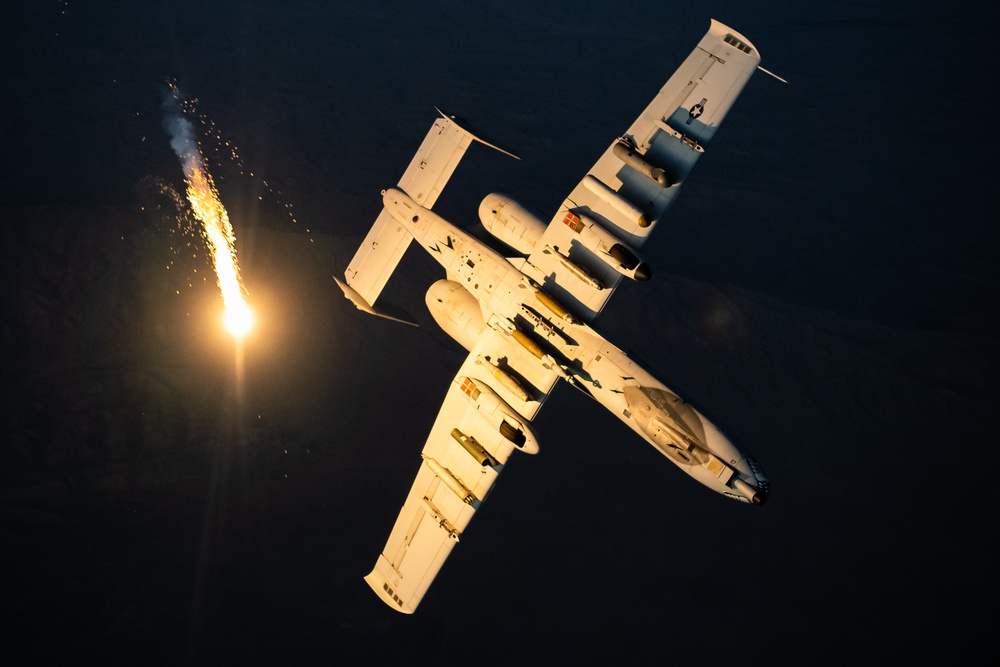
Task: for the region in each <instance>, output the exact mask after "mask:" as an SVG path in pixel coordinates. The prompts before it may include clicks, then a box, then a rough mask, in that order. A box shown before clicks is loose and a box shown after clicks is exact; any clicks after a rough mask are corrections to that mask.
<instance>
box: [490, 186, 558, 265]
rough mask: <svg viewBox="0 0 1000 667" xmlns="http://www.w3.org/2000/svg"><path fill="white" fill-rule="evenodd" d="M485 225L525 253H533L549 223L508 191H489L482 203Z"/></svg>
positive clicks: (511, 245) (493, 233)
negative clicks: (512, 196) (543, 220)
mask: <svg viewBox="0 0 1000 667" xmlns="http://www.w3.org/2000/svg"><path fill="white" fill-rule="evenodd" d="M479 219H480V220H482V221H483V227H485V228H486V231H488V232H489V233H490V234H492V235H493V236H495V237H497V238H498V239H500V240H501V241H503V242H504V243H506V244H507V245H509V246H510V247H511V248H514V249H515V250H517V251H518V252H519V253H521V254H522V255H530V254H531V253H532V251H533V250H534V249H535V246H536V245H538V242H539V241H540V240H541V238H542V233H543V232H545V223H544V222H542V221H541V220H539V219H538V217H537V216H536V215H535V214H534V213H532V212H531V211H529V210H528V209H526V208H524V207H523V206H521V205H520V204H519V203H517V202H516V201H514V200H513V199H511V198H510V197H508V196H506V195H502V194H500V193H498V192H494V193H493V194H489V195H486V198H485V199H483V203H482V204H480V205H479Z"/></svg>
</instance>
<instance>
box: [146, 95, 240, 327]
mask: <svg viewBox="0 0 1000 667" xmlns="http://www.w3.org/2000/svg"><path fill="white" fill-rule="evenodd" d="M181 105H182V102H181V97H180V91H179V90H178V89H177V87H176V86H171V87H170V96H169V97H168V99H167V100H166V101H165V106H167V111H168V116H167V120H166V122H165V127H166V130H167V132H168V133H169V134H170V136H171V140H170V146H171V147H172V148H173V149H174V152H175V153H177V157H179V158H180V159H181V166H182V167H183V168H184V183H185V184H186V186H187V198H188V201H189V202H190V203H191V209H192V210H193V211H194V216H195V218H197V219H198V220H199V221H200V222H201V224H202V229H201V232H202V236H204V238H205V241H206V244H207V246H208V252H209V255H210V256H211V257H212V263H213V264H214V266H215V275H216V280H217V282H218V285H219V290H220V291H221V292H222V301H223V303H224V304H225V307H226V314H225V318H224V320H225V324H226V328H227V329H229V332H230V333H232V334H233V335H234V336H236V337H237V338H242V337H243V336H245V335H246V333H247V332H248V331H250V327H251V325H252V324H253V313H252V312H251V311H250V307H249V306H248V305H247V301H246V288H245V287H244V286H243V279H242V278H241V277H240V266H239V264H238V263H237V261H236V235H235V234H234V233H233V226H232V224H231V223H230V222H229V214H228V213H227V212H226V209H225V207H224V206H223V205H222V201H221V200H220V199H219V191H218V190H217V189H216V187H215V182H214V181H212V175H211V174H209V173H208V167H207V166H206V164H205V158H204V156H202V154H201V150H200V149H199V147H198V142H197V140H196V139H195V135H194V126H193V125H192V124H191V122H190V121H189V120H187V119H186V118H184V117H183V116H182V115H180V114H181V111H182V109H181Z"/></svg>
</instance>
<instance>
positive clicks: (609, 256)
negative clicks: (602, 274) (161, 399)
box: [563, 211, 653, 280]
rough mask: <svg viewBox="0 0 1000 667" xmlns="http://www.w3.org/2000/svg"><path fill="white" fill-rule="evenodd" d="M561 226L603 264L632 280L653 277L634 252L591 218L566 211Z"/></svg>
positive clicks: (647, 265) (646, 265)
mask: <svg viewBox="0 0 1000 667" xmlns="http://www.w3.org/2000/svg"><path fill="white" fill-rule="evenodd" d="M563 224H565V225H566V226H567V227H569V228H570V229H572V230H573V231H574V232H576V233H577V239H578V240H579V242H580V245H582V246H583V247H584V248H586V249H587V250H589V251H591V252H592V253H594V254H595V255H597V256H598V257H600V258H601V260H602V261H604V263H605V264H607V265H608V266H610V267H611V268H612V269H614V270H615V271H617V272H618V273H620V274H622V275H623V276H625V277H626V278H631V279H632V280H649V277H650V276H652V275H653V272H652V270H651V269H650V268H649V264H646V263H645V262H643V261H642V259H641V258H640V257H639V256H638V255H637V254H636V253H635V251H634V250H632V249H631V248H629V247H628V246H627V245H625V244H624V243H622V242H621V241H619V240H618V238H617V237H616V236H615V235H614V234H612V233H611V232H609V231H608V230H606V229H604V227H602V226H601V225H600V224H599V223H598V222H597V221H596V220H594V219H593V218H591V217H589V216H586V215H583V214H581V213H574V212H573V211H566V216H565V217H564V218H563Z"/></svg>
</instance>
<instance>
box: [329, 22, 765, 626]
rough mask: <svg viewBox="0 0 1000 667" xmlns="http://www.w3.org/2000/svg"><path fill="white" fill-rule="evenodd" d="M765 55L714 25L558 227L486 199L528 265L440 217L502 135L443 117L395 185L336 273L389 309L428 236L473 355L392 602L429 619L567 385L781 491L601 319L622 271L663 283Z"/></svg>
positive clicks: (391, 551)
mask: <svg viewBox="0 0 1000 667" xmlns="http://www.w3.org/2000/svg"><path fill="white" fill-rule="evenodd" d="M759 62H760V56H759V55H758V53H757V50H756V49H755V48H754V47H753V45H752V44H751V43H750V42H749V40H747V39H746V38H745V37H743V36H742V35H741V34H739V33H738V32H736V31H734V30H732V29H730V28H728V27H726V26H725V25H722V24H721V23H719V22H717V21H714V20H713V21H712V23H711V27H710V29H709V31H708V33H706V34H705V36H704V37H703V38H702V39H701V41H700V42H699V43H698V46H697V47H696V48H695V49H694V51H692V52H691V54H690V55H689V56H688V57H687V59H686V60H685V61H684V63H683V64H682V65H681V67H680V68H679V69H678V70H677V71H676V72H675V73H674V74H673V76H671V77H670V79H669V80H668V81H667V83H666V84H665V85H664V86H663V88H662V90H660V92H659V94H658V95H657V96H656V97H655V98H654V99H653V101H652V102H651V103H650V104H649V106H648V107H647V108H646V110H645V111H643V112H642V114H641V115H640V116H639V118H638V119H637V120H636V121H635V122H634V123H633V124H632V126H631V127H630V128H628V131H627V132H625V133H624V134H622V135H620V136H619V137H618V138H616V139H615V140H614V141H612V142H611V145H610V146H609V147H608V149H607V150H606V151H604V154H603V155H601V157H600V159H598V161H597V163H596V164H595V165H594V166H593V167H592V168H591V169H590V171H588V172H587V174H586V175H585V176H584V177H583V180H581V181H580V183H579V184H578V185H577V186H576V187H575V188H574V189H573V191H572V192H570V194H569V196H568V197H566V199H565V201H564V202H563V204H562V206H561V207H560V208H559V210H558V211H557V212H556V214H555V215H554V216H553V217H552V219H551V220H550V221H549V223H548V224H545V223H544V222H542V221H541V220H539V219H538V218H537V217H536V216H535V215H533V214H532V213H530V212H529V211H528V210H527V209H526V208H524V207H523V206H521V205H520V204H518V203H517V202H516V201H514V200H512V199H510V198H508V197H506V196H504V195H500V194H491V195H488V196H487V197H486V198H485V199H484V200H483V202H482V204H481V206H480V207H479V216H480V219H481V220H482V223H483V225H484V226H485V228H486V229H487V230H489V232H490V233H491V234H492V235H493V236H495V237H496V238H498V239H499V240H501V241H502V242H503V243H505V244H506V245H508V246H510V247H511V248H513V249H514V250H516V251H517V252H518V253H519V254H518V256H512V257H508V256H505V255H503V254H501V253H499V252H497V251H496V250H493V249H492V248H490V247H489V246H487V245H486V244H485V243H483V242H481V241H479V240H477V239H475V238H473V237H472V236H470V235H469V234H467V233H466V232H464V231H463V230H461V229H459V228H458V227H456V226H455V225H453V224H451V223H449V222H448V221H447V220H444V219H443V218H441V217H440V216H439V215H437V214H436V213H434V212H433V211H432V210H431V207H432V206H433V205H434V202H435V201H436V200H437V198H438V195H440V194H441V190H442V189H443V188H444V186H445V183H446V182H447V181H448V179H449V177H450V176H451V174H452V173H453V172H454V170H455V167H456V166H457V165H458V162H459V161H460V160H461V158H462V156H463V155H464V153H465V151H466V149H467V148H468V147H469V145H470V144H471V143H472V142H473V141H474V140H475V141H480V142H482V143H487V142H485V141H483V140H482V139H480V138H478V137H476V136H474V135H473V134H472V132H471V131H470V130H469V129H468V128H467V127H464V126H463V124H462V123H461V122H460V121H459V120H458V119H456V118H455V117H452V116H448V115H447V114H444V113H442V114H441V116H442V117H441V118H438V119H437V120H436V121H435V122H434V125H433V126H432V127H431V129H430V131H429V132H428V133H427V136H426V138H425V139H424V141H423V143H422V144H421V145H420V148H419V150H418V151H417V154H416V155H415V156H414V158H413V160H412V161H411V162H410V165H409V166H408V167H407V169H406V171H405V172H404V174H403V177H402V178H401V179H400V180H399V183H398V185H397V186H396V187H395V188H390V189H388V190H385V191H384V192H383V202H384V209H383V210H382V212H381V213H380V215H379V216H378V218H377V219H376V220H375V224H374V225H373V226H372V228H371V230H370V231H369V232H368V235H367V237H366V238H365V240H364V242H363V243H362V244H361V247H360V248H359V249H358V251H357V253H356V254H355V256H354V259H353V260H352V261H351V263H350V266H348V268H347V270H346V271H345V280H344V281H340V280H337V279H336V278H334V280H336V281H337V284H338V285H339V286H340V287H341V289H343V291H344V294H345V295H346V296H347V298H349V299H350V300H351V301H353V302H354V304H355V305H356V306H357V307H358V308H359V309H361V310H363V311H365V312H368V313H371V314H374V315H382V313H380V312H379V311H377V310H376V309H375V308H374V305H373V304H374V303H375V300H376V299H377V298H378V296H379V293H380V292H381V291H382V288H383V287H384V286H385V284H386V282H387V280H388V279H389V276H390V275H391V274H392V272H393V270H394V269H395V268H396V266H397V264H398V263H399V260H400V258H401V257H402V255H403V253H404V251H405V250H406V248H407V247H408V246H409V244H410V242H411V241H416V242H417V243H418V244H420V245H421V246H422V247H423V248H424V249H425V250H427V252H429V253H430V254H431V256H432V257H434V258H435V259H436V260H437V261H438V262H439V263H440V264H441V265H442V266H443V267H444V269H445V272H446V275H447V278H446V279H443V280H439V281H437V282H436V283H434V284H433V285H431V287H430V289H429V290H428V291H427V299H426V300H427V306H428V308H429V309H430V311H431V314H432V315H433V316H434V319H435V320H436V321H437V323H438V324H439V325H440V326H441V328H442V329H444V330H445V331H446V332H447V333H448V334H449V335H450V336H451V337H452V338H454V339H455V340H456V341H458V342H459V343H461V344H462V346H463V347H465V348H466V349H467V350H468V351H469V355H468V356H467V357H466V359H465V361H464V362H463V363H462V366H461V367H460V368H459V369H458V373H457V374H456V375H455V379H454V380H453V381H452V383H451V385H450V386H449V387H448V390H447V393H446V394H445V397H444V404H443V405H442V406H441V411H440V412H439V413H438V416H437V419H436V420H435V422H434V426H433V427H432V428H431V432H430V434H429V435H428V437H427V442H426V444H425V445H424V448H423V452H422V454H421V457H422V461H421V463H420V468H419V470H418V471H417V476H416V480H415V481H414V482H413V486H412V487H411V488H410V492H409V494H408V495H407V497H406V501H405V502H404V503H403V507H402V509H401V510H400V513H399V517H398V518H397V519H396V524H395V525H394V526H393V528H392V532H391V533H390V534H389V540H388V541H387V542H386V544H385V547H384V548H383V550H382V553H381V555H380V556H379V557H378V560H377V562H376V564H375V569H374V570H372V572H371V573H370V574H369V575H368V576H366V577H365V580H366V581H367V582H368V584H369V585H370V586H371V587H372V589H374V591H375V592H376V593H377V594H378V596H379V597H380V598H381V599H382V600H383V601H384V602H385V603H386V604H388V605H389V606H390V607H392V608H393V609H395V610H397V611H401V612H404V613H412V612H413V611H414V610H416V608H417V605H418V604H420V601H421V599H423V597H424V595H425V594H426V592H427V589H428V587H429V586H430V585H431V582H432V581H433V580H434V577H435V576H436V575H437V573H438V571H439V570H440V569H441V566H442V565H443V564H444V561H445V559H446V558H447V557H448V554H449V553H450V552H451V550H452V548H453V547H454V546H455V544H456V542H458V540H459V537H460V536H461V535H462V532H463V531H464V530H465V528H466V526H467V525H468V524H469V521H471V520H472V517H473V515H474V514H475V513H476V510H477V509H478V508H479V507H480V505H481V503H482V502H483V499H484V498H485V497H486V495H487V493H488V492H489V490H490V488H491V487H492V486H493V484H494V482H495V481H496V479H497V476H498V475H499V474H500V472H501V471H502V470H503V468H504V465H505V464H506V462H507V458H508V457H509V456H510V455H511V452H513V451H515V450H519V451H523V452H527V453H529V454H534V453H536V452H538V450H539V438H538V434H537V432H536V430H535V428H534V427H533V426H532V421H533V420H534V418H535V416H536V415H537V414H538V411H539V409H540V408H541V407H542V404H543V403H544V402H545V399H546V398H547V397H548V396H549V393H550V392H551V391H552V390H553V389H554V388H555V386H556V384H557V383H558V382H559V380H564V381H566V382H568V383H570V384H572V385H574V386H575V387H576V388H578V389H580V390H582V391H583V392H585V393H586V394H588V395H590V396H591V397H592V398H593V399H594V400H595V401H597V402H598V403H600V404H601V405H603V406H604V407H605V408H607V410H608V412H610V413H611V414H613V415H614V416H616V417H617V418H618V419H620V420H622V421H623V422H624V423H625V424H627V425H628V426H629V428H631V429H632V430H633V431H635V432H636V433H637V434H638V435H639V437H641V438H642V439H644V440H645V441H646V442H648V443H649V444H651V445H652V446H653V447H655V448H657V449H658V450H659V451H661V452H662V453H663V454H664V455H665V456H666V457H667V458H669V459H670V460H671V461H672V462H674V463H675V464H676V465H677V466H678V467H679V468H680V469H681V470H683V471H684V472H686V473H687V474H688V475H690V476H691V477H693V478H695V479H696V480H698V481H699V482H701V483H702V484H704V485H705V486H707V487H709V488H710V489H713V490H715V491H718V492H719V493H722V494H725V495H727V496H729V497H730V498H735V499H736V500H739V501H743V502H747V503H751V504H755V505H760V504H762V503H764V501H765V500H766V499H767V495H768V481H767V479H766V477H765V476H764V474H763V472H762V470H761V468H760V466H759V465H758V464H757V463H756V462H755V461H754V460H753V459H751V458H748V457H747V456H746V455H744V454H743V453H742V452H740V451H739V450H738V449H737V448H736V447H735V446H734V445H733V444H732V443H731V442H730V441H729V440H728V439H727V438H726V436H724V435H723V434H722V433H721V432H720V431H719V430H718V429H717V428H716V427H715V426H714V425H712V423H711V422H710V421H709V420H708V419H706V418H705V417H704V416H702V415H701V414H699V412H698V411H697V410H695V409H694V408H692V407H691V406H690V405H688V404H687V403H686V402H685V401H684V400H683V399H682V398H680V397H679V396H678V395H677V394H676V393H675V392H674V391H672V390H671V389H670V388H669V387H667V386H666V385H665V384H664V383H663V382H661V381H660V380H658V379H657V378H656V377H654V376H653V375H652V374H651V373H650V372H649V371H648V370H646V369H645V368H643V367H642V366H640V365H639V364H637V363H636V362H635V361H633V360H632V359H630V358H629V357H628V355H626V354H625V353H624V352H622V350H620V349H619V348H618V347H616V346H615V345H614V344H613V343H611V342H610V341H608V340H607V339H606V338H604V336H602V335H601V334H600V333H599V332H598V331H596V330H595V329H593V328H592V327H591V326H590V324H591V322H593V320H594V319H595V318H596V317H597V315H598V313H600V312H601V309H602V308H603V307H604V304H605V303H606V302H607V300H608V298H609V297H610V296H611V294H612V292H614V290H615V287H616V286H617V285H618V284H619V283H620V282H621V281H622V280H623V279H629V280H637V281H642V280H647V279H648V278H649V277H650V274H651V271H650V268H649V266H648V265H647V264H646V263H645V262H644V261H643V260H642V258H641V257H640V256H639V249H640V248H642V246H643V244H644V243H645V242H646V241H647V240H648V239H649V237H650V235H651V234H652V233H653V231H654V230H655V229H656V227H657V225H658V223H659V222H660V220H661V219H662V217H663V214H664V212H665V211H666V210H667V208H668V207H669V206H670V204H671V203H672V202H673V200H674V198H675V197H676V196H677V193H678V192H679V191H680V188H681V185H682V184H683V183H684V181H685V179H686V178H687V176H688V174H689V173H690V171H691V169H692V167H693V166H694V164H695V162H697V160H698V158H699V157H700V156H701V155H702V153H704V151H705V146H706V145H707V144H708V142H709V141H710V140H711V139H712V136H713V135H714V134H715V131H716V130H717V129H718V127H719V124H720V123H721V122H722V119H723V118H724V117H725V115H726V112H727V111H728V110H729V108H730V107H731V106H732V104H733V102H734V101H735V100H736V98H737V96H738V95H739V94H740V91H741V90H742V89H743V86H744V85H745V84H746V82H747V80H748V79H749V78H750V76H751V75H752V74H753V73H754V71H755V70H756V69H757V68H758V64H759ZM487 145H490V146H491V147H493V148H497V147H496V146H493V145H492V144H487ZM499 150H502V149H499ZM503 152H506V151H503Z"/></svg>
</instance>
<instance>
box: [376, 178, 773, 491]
mask: <svg viewBox="0 0 1000 667" xmlns="http://www.w3.org/2000/svg"><path fill="white" fill-rule="evenodd" d="M383 200H384V204H385V208H386V210H387V211H388V212H389V213H390V214H391V215H392V216H393V217H394V219H396V220H397V221H398V222H399V223H401V224H402V225H404V226H405V227H406V229H407V230H408V231H409V233H410V234H411V235H412V236H413V239H414V240H415V241H416V242H417V243H419V244H420V245H421V246H423V247H424V249H425V250H427V252H428V253H430V255H431V256H432V257H434V259H435V260H437V262H438V263H439V264H441V265H442V266H443V267H444V269H445V271H446V272H447V275H448V279H449V280H451V281H453V282H455V283H458V284H460V285H462V286H463V287H464V288H465V289H466V290H467V291H468V292H469V293H470V294H471V295H472V296H473V297H475V299H476V301H477V302H478V304H479V307H480V310H481V315H482V319H483V323H484V325H485V326H489V327H492V328H493V329H495V330H497V331H499V332H501V333H503V334H505V335H508V336H511V337H512V338H514V339H515V340H517V341H518V342H519V343H520V344H521V345H522V346H524V347H525V348H527V349H528V350H530V351H532V353H533V354H534V355H535V356H536V357H537V358H538V360H539V363H542V364H545V365H546V368H551V369H552V370H554V371H555V372H556V373H558V374H559V375H560V376H561V377H563V379H565V380H566V381H567V382H569V383H570V384H573V385H574V386H576V387H577V388H578V389H581V390H582V391H583V392H584V393H587V394H589V395H590V396H591V397H593V398H594V400H596V401H597V402H598V403H600V404H601V405H603V406H604V407H605V408H607V409H608V411H609V412H611V413H612V414H614V415H615V416H616V417H618V419H620V420H621V421H622V422H624V423H625V424H627V425H628V426H629V428H631V429H632V430H633V431H635V432H636V433H637V434H639V436H641V437H642V438H643V439H644V440H646V442H648V443H650V444H651V445H653V446H654V447H655V448H656V449H658V450H659V451H660V452H661V453H663V454H664V455H665V456H667V458H669V459H670V460H671V461H673V462H674V463H675V464H676V465H677V466H678V467H680V468H681V469H682V470H684V471H685V472H686V473H688V474H689V475H691V476H692V477H694V478H695V479H696V480H698V481H699V482H701V483H702V484H704V485H705V486H707V487H709V488H711V489H712V490H714V491H717V492H719V493H723V494H725V495H728V496H730V497H733V498H736V499H738V500H742V501H744V502H751V503H754V504H761V503H763V502H764V501H765V500H766V498H767V489H768V487H767V480H766V478H765V477H764V476H763V473H762V472H761V471H760V467H759V466H758V465H757V464H756V462H754V461H753V460H751V459H748V458H747V457H746V456H744V455H743V454H742V453H741V452H740V451H739V450H738V449H737V448H736V447H735V446H734V445H733V444H732V443H731V442H730V441H729V440H728V439H727V438H726V437H725V436H724V435H723V434H722V433H721V432H720V431H719V430H718V429H717V428H716V427H715V426H714V425H713V424H712V423H711V422H710V421H709V420H708V419H706V418H705V417H704V416H703V415H701V414H700V413H699V412H698V411H697V410H695V409H694V408H693V407H691V406H690V405H688V404H687V403H686V402H685V401H684V400H682V399H681V398H680V397H679V396H677V394H676V393H675V392H673V391H672V390H670V389H669V388H668V387H667V386H666V385H665V384H663V383H662V382H660V381H659V380H658V379H656V378H655V377H654V376H653V375H652V374H651V373H650V372H649V371H647V370H646V369H644V368H643V367H642V366H640V365H639V364H637V363H636V362H635V361H633V360H632V359H631V358H629V356H628V355H627V354H625V353H624V352H623V351H621V350H620V349H619V348H617V347H616V346H614V345H612V344H611V343H610V342H609V341H608V340H607V339H605V338H604V336H602V335H601V334H599V333H598V332H597V331H595V330H594V329H593V328H592V327H590V326H589V325H587V324H584V323H581V322H579V321H578V320H576V319H575V318H573V317H572V315H571V314H569V313H567V312H566V311H565V309H564V308H563V307H562V306H560V305H559V304H558V303H555V302H554V300H553V299H552V298H551V297H549V296H547V295H546V294H545V293H544V291H543V290H542V288H541V286H539V285H538V284H537V283H536V282H535V281H534V280H532V279H531V278H530V277H528V276H527V275H525V274H524V273H522V271H520V270H519V269H518V268H517V266H515V265H514V264H513V263H512V261H511V260H508V259H507V258H506V257H504V256H503V255H501V254H500V253H498V252H496V251H495V250H493V249H492V248H490V247H489V246H488V245H486V244H485V243H483V242H482V241H480V240H478V239H476V238H474V237H473V236H471V235H469V234H468V233H466V232H464V231H463V230H461V229H459V228H458V227H456V226H455V225H453V224H451V223H450V222H448V221H447V220H445V219H444V218H442V217H441V216H440V215H438V214H436V213H434V212H433V211H431V210H429V209H427V208H424V207H422V206H420V205H419V204H417V203H416V202H415V201H413V199H411V198H410V197H409V196H408V195H407V194H406V193H405V192H403V191H402V190H399V189H396V188H391V189H388V190H386V191H385V192H384V194H383Z"/></svg>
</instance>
